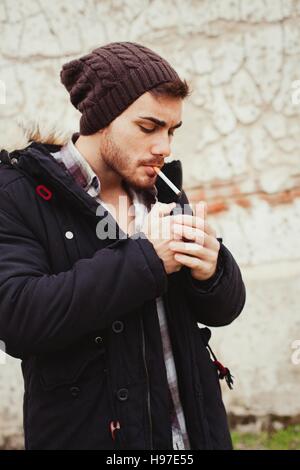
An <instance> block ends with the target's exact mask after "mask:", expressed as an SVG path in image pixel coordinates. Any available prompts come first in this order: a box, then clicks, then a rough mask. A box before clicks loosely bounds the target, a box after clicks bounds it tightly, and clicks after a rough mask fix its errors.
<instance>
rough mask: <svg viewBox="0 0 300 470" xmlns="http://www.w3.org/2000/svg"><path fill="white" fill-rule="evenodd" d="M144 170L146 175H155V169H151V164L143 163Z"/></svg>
mask: <svg viewBox="0 0 300 470" xmlns="http://www.w3.org/2000/svg"><path fill="white" fill-rule="evenodd" d="M144 168H145V172H146V173H147V175H148V176H150V177H153V176H155V175H156V171H155V170H153V167H152V166H149V165H144Z"/></svg>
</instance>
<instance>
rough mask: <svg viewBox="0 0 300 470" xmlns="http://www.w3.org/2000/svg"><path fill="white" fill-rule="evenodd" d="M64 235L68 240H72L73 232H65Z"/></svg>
mask: <svg viewBox="0 0 300 470" xmlns="http://www.w3.org/2000/svg"><path fill="white" fill-rule="evenodd" d="M65 237H66V238H67V239H68V240H72V238H73V237H74V234H73V232H66V233H65Z"/></svg>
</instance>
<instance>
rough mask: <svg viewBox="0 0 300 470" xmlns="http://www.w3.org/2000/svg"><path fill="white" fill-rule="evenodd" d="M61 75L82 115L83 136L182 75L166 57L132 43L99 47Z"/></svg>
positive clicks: (93, 131) (69, 65) (72, 63)
mask: <svg viewBox="0 0 300 470" xmlns="http://www.w3.org/2000/svg"><path fill="white" fill-rule="evenodd" d="M60 77H61V81H62V83H63V84H64V86H65V87H66V89H67V90H68V92H69V93H70V99H71V102H72V104H73V105H74V106H75V108H76V109H78V110H79V111H80V112H81V114H82V116H81V119H80V133H81V134H82V135H90V134H94V133H95V132H97V131H98V130H99V129H102V128H103V127H106V126H107V125H108V124H109V123H110V122H111V121H113V120H114V119H115V118H116V117H117V116H119V115H120V114H121V113H122V112H123V111H124V110H125V109H126V108H128V106H129V105H130V104H131V103H133V102H134V101H135V100H136V99H137V98H138V97H139V96H141V95H142V94H143V93H145V92H146V91H148V90H150V89H151V88H153V87H155V86H157V85H159V84H161V83H164V82H168V81H171V80H174V79H178V78H179V77H178V75H177V73H176V71H175V70H174V69H173V68H172V67H171V65H170V64H169V63H168V62H167V61H166V60H165V59H163V58H162V57H160V56H159V55H158V54H156V53H155V52H154V51H152V50H150V49H148V48H147V47H145V46H142V45H141V44H136V43H133V42H113V43H110V44H107V45H105V46H103V47H98V48H97V49H94V50H93V51H92V52H91V53H90V54H87V55H85V56H83V57H80V58H79V59H76V60H72V61H71V62H68V63H67V64H65V65H63V67H62V70H61V72H60Z"/></svg>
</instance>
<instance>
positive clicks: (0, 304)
mask: <svg viewBox="0 0 300 470" xmlns="http://www.w3.org/2000/svg"><path fill="white" fill-rule="evenodd" d="M0 265H1V270H0V340H2V341H4V343H5V347H6V351H7V353H8V354H10V355H12V356H14V357H19V358H24V357H26V356H28V355H31V354H38V353H39V352H46V351H49V352H51V351H52V350H58V349H61V348H62V347H66V346H68V345H69V344H71V343H73V342H75V341H76V340H77V339H79V338H81V337H82V336H84V335H85V334H89V333H91V332H92V331H96V330H98V329H102V328H106V327H108V326H110V324H111V323H112V322H113V321H114V320H116V319H120V318H121V317H122V316H124V315H126V314H128V313H129V312H131V311H132V310H134V309H137V308H139V307H141V306H142V305H143V304H144V303H145V302H147V301H149V300H151V299H154V298H156V297H158V296H160V295H162V294H163V293H164V292H165V291H166V289H167V274H166V271H165V269H164V265H163V262H162V260H161V259H160V258H159V257H158V256H157V254H156V252H155V250H154V247H153V245H152V244H151V243H150V241H149V240H148V239H146V238H145V237H144V238H135V239H133V238H124V239H121V240H117V241H116V242H114V243H112V244H111V245H109V246H108V247H105V248H103V249H101V250H99V251H97V252H96V253H95V254H94V256H93V257H92V258H88V259H81V260H79V261H77V262H76V263H75V264H74V266H73V267H72V269H70V270H69V271H66V272H60V273H58V274H52V273H51V272H50V268H49V264H48V261H47V252H46V250H45V249H44V248H43V247H42V245H41V244H40V243H39V241H38V240H37V239H36V237H35V235H34V234H33V233H32V231H31V230H30V229H29V228H28V227H27V226H26V224H25V223H24V220H23V218H22V215H21V214H20V213H19V212H18V208H17V207H16V205H15V202H14V200H13V199H12V198H11V197H10V195H9V193H8V192H7V191H5V190H3V189H1V190H0Z"/></svg>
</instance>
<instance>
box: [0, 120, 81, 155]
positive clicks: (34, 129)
mask: <svg viewBox="0 0 300 470" xmlns="http://www.w3.org/2000/svg"><path fill="white" fill-rule="evenodd" d="M71 136H72V131H70V130H69V129H64V128H61V127H60V128H59V127H58V125H57V122H55V123H53V122H50V121H49V120H45V119H41V120H39V121H36V120H28V121H26V123H25V122H24V121H21V120H20V121H12V122H11V123H10V124H9V126H8V127H7V132H5V133H2V134H1V135H0V151H1V150H6V151H7V152H9V153H11V152H14V151H17V150H22V149H24V148H26V147H28V145H30V144H31V143H32V142H39V143H41V144H46V145H64V144H66V143H67V141H68V140H69V139H70V138H71Z"/></svg>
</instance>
